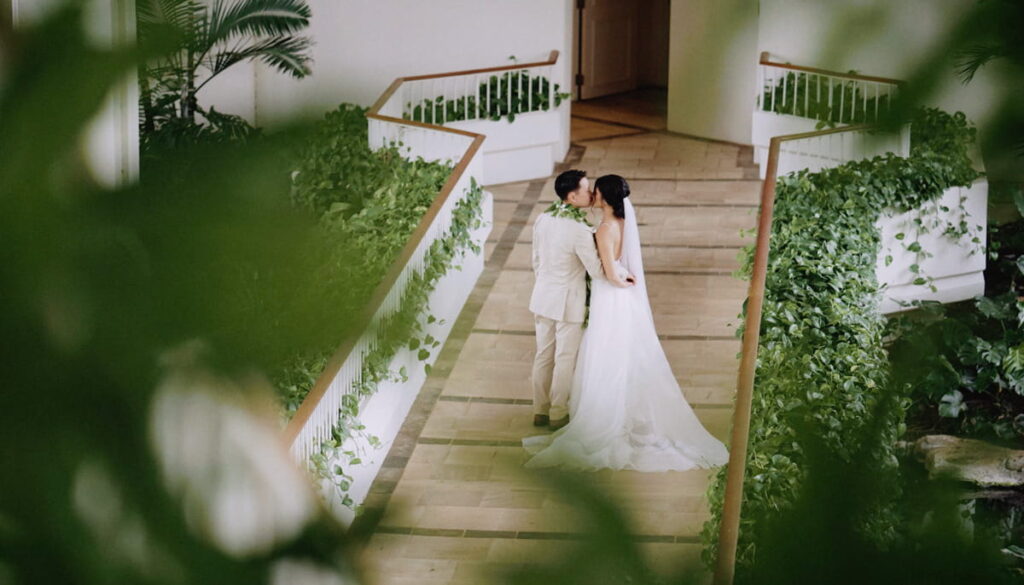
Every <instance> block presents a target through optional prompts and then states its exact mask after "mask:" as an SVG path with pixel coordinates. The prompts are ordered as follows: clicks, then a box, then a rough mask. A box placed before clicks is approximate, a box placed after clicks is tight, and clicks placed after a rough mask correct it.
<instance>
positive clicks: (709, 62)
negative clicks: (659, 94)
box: [668, 0, 758, 144]
mask: <svg viewBox="0 0 1024 585" xmlns="http://www.w3.org/2000/svg"><path fill="white" fill-rule="evenodd" d="M757 8H758V6H757V0H672V7H671V16H670V18H671V35H670V42H669V73H668V76H669V77H668V129H669V130H671V131H673V132H681V133H683V134H692V135H695V136H702V137H705V138H714V139H717V140H726V141H729V142H737V143H741V144H750V124H751V115H752V111H753V108H752V107H751V100H752V97H751V96H753V95H754V85H755V81H756V80H755V74H756V71H755V64H756V62H757V29H758V22H757V20H758V18H757Z"/></svg>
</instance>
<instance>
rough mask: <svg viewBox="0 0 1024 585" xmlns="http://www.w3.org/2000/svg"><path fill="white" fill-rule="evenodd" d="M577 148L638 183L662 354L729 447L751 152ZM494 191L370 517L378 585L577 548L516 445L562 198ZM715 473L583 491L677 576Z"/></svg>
mask: <svg viewBox="0 0 1024 585" xmlns="http://www.w3.org/2000/svg"><path fill="white" fill-rule="evenodd" d="M574 131H575V130H574ZM577 141H579V139H578V138H577ZM580 146H582V147H584V148H582V149H581V148H576V149H574V153H573V154H574V155H575V157H576V160H574V161H573V162H572V166H574V167H578V168H584V169H586V170H587V171H588V174H590V175H592V176H598V175H600V174H603V173H606V172H618V173H620V174H622V175H623V176H625V177H626V178H627V179H629V180H630V184H631V186H632V189H633V194H632V196H631V197H632V200H633V202H634V204H635V205H636V206H637V209H638V218H639V220H640V222H641V224H642V225H641V228H640V229H641V238H642V239H643V241H644V254H645V257H644V259H645V262H646V268H647V270H648V272H649V273H650V274H649V276H648V288H649V293H650V297H651V305H652V308H653V310H654V313H655V321H656V325H657V327H658V332H659V334H660V335H661V336H662V344H663V347H664V348H665V351H666V354H667V355H668V357H669V360H670V361H671V363H672V366H673V368H674V371H675V374H676V377H677V379H678V380H679V383H680V386H681V388H682V390H683V393H684V395H685V396H686V398H687V399H688V400H689V401H690V403H691V404H692V405H693V406H694V409H695V411H696V412H697V414H698V417H699V418H700V419H701V421H703V422H704V424H705V425H706V426H707V428H708V429H709V430H710V431H711V432H712V433H713V434H715V435H716V436H718V437H720V438H722V439H726V438H727V437H728V433H729V428H730V426H731V417H732V394H733V388H734V385H735V378H736V369H737V365H738V362H737V357H736V355H737V352H738V351H739V348H740V343H739V340H738V339H736V337H735V330H736V325H737V324H738V317H737V315H738V313H739V312H740V308H741V304H742V301H743V299H744V296H745V294H746V284H745V283H744V282H742V281H740V280H738V279H737V278H736V277H734V276H733V275H732V273H733V272H734V271H735V270H736V269H737V267H738V261H737V254H738V252H739V251H740V248H741V247H742V246H744V245H746V244H747V243H749V242H750V241H751V240H750V237H751V236H750V235H741V231H742V230H748V231H749V230H750V229H751V228H753V227H754V225H755V221H756V217H755V215H754V214H755V211H756V203H757V198H758V194H759V189H760V183H759V182H757V181H756V180H751V176H752V169H753V166H752V163H751V161H750V160H749V159H750V152H749V149H744V148H743V147H739V146H735V145H728V144H720V143H714V142H708V141H702V140H696V139H690V138H686V137H681V136H675V135H670V134H668V133H665V132H661V131H655V132H645V133H643V134H636V135H632V136H619V137H614V138H600V139H595V140H590V141H584V142H582V143H581V144H580ZM581 155H582V156H581ZM489 190H490V191H491V193H492V194H493V195H494V197H495V208H494V211H495V226H494V230H493V232H492V234H491V238H490V241H489V242H488V244H487V247H486V254H487V259H488V264H487V269H486V270H485V273H484V275H483V276H482V277H481V280H480V282H479V283H478V285H477V289H476V290H475V291H474V295H473V297H472V298H471V300H470V302H469V303H468V304H467V307H466V309H465V310H464V311H463V314H462V315H461V316H460V318H459V322H458V323H457V324H456V327H455V331H454V332H453V335H452V338H451V339H450V340H449V343H448V344H446V347H445V348H444V350H443V351H442V354H441V358H440V360H439V365H438V367H436V368H435V371H434V372H433V373H432V374H431V377H430V379H429V380H428V382H427V385H426V386H425V387H424V390H423V391H422V392H421V396H420V397H419V399H418V400H417V405H416V406H414V410H413V412H412V413H411V414H410V417H409V419H407V421H406V425H405V427H404V428H403V432H402V433H403V434H402V435H400V437H399V439H398V440H396V444H395V446H394V447H393V448H392V450H391V452H390V454H389V463H386V464H385V470H384V471H383V472H382V474H381V477H379V478H378V481H377V483H376V484H375V486H374V489H373V490H371V491H372V493H371V497H370V498H369V499H368V500H367V502H366V506H367V508H370V509H371V510H375V511H377V514H368V515H367V516H368V517H372V518H377V519H379V521H378V522H377V524H376V526H375V527H373V528H375V530H374V533H373V536H372V538H371V539H370V541H369V543H368V545H367V547H366V550H365V554H364V559H363V561H364V564H365V567H366V569H367V573H368V575H369V577H370V578H371V582H372V583H377V584H380V585H402V584H406V583H409V584H412V583H416V584H418V585H419V584H428V585H429V584H434V583H436V584H439V585H440V584H442V583H445V584H453V583H458V584H482V583H496V582H500V581H499V580H498V578H499V577H498V576H499V575H500V574H501V573H502V572H503V571H507V570H514V569H516V568H519V567H523V566H527V565H530V564H534V563H544V562H552V561H557V560H559V559H562V558H565V555H568V554H571V552H572V551H573V550H574V548H575V547H577V546H578V545H579V543H578V541H577V540H574V539H573V538H571V537H569V538H567V537H566V533H575V532H578V531H580V530H581V529H582V525H581V519H580V518H579V517H578V515H577V511H576V510H575V508H574V506H573V505H572V503H571V502H570V501H568V500H567V498H565V497H563V495H562V494H559V493H558V492H557V491H555V490H554V489H553V488H552V487H551V485H550V484H549V483H547V482H544V481H541V480H539V479H538V477H537V476H536V475H533V474H530V473H527V472H526V470H524V469H523V468H522V464H523V462H524V461H525V459H526V456H525V453H524V452H523V450H522V448H521V446H520V441H521V439H522V438H523V437H526V436H530V435H533V434H536V433H537V432H538V431H537V429H535V428H534V427H532V426H531V418H532V406H531V405H532V391H531V389H530V381H529V375H530V364H531V360H532V358H533V351H534V337H533V319H532V316H531V314H530V313H529V311H528V309H527V301H528V299H529V295H530V291H531V288H532V286H533V274H532V272H531V270H530V237H531V233H532V232H531V229H530V225H531V223H532V221H533V219H534V218H535V217H536V216H537V214H539V213H540V212H542V211H543V209H544V207H545V206H546V205H547V204H548V202H549V201H550V200H551V199H552V198H553V197H554V192H553V189H552V184H551V180H550V179H549V180H546V181H533V182H525V183H513V184H506V185H496V186H492V187H489ZM714 473H715V472H714V471H708V470H695V471H688V472H670V473H657V474H642V473H637V472H632V471H620V472H611V471H601V472H596V473H591V474H587V476H586V477H587V479H588V480H589V481H591V482H592V483H593V484H594V485H596V486H598V487H600V488H602V489H604V490H606V491H607V492H608V493H609V494H610V495H611V497H613V499H614V500H616V501H617V502H619V504H620V505H621V507H622V509H623V510H624V512H625V514H626V517H627V519H628V522H629V526H630V530H631V532H632V533H634V534H636V535H637V538H638V539H639V540H640V545H639V547H640V550H641V552H642V553H643V554H644V555H645V557H646V558H647V559H648V561H649V562H650V563H651V565H652V566H653V567H655V568H658V569H664V570H667V569H668V568H671V567H676V566H679V565H680V564H682V563H685V562H690V563H691V564H693V563H696V562H697V559H699V556H700V544H699V533H700V530H701V526H702V524H703V523H704V521H705V520H706V519H707V517H708V510H707V502H706V499H705V492H706V490H707V485H708V482H709V480H710V478H711V477H712V476H713V474H714Z"/></svg>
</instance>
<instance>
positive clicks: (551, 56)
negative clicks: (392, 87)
mask: <svg viewBox="0 0 1024 585" xmlns="http://www.w3.org/2000/svg"><path fill="white" fill-rule="evenodd" d="M557 62H558V51H557V50H555V51H551V53H550V54H549V55H548V60H547V61H536V62H533V63H523V64H516V65H502V66H500V67H486V68H484V69H466V70H463V71H450V72H448V73H431V74H429V75H413V76H411V77H399V80H401V81H420V80H422V79H437V78H440V77H458V76H460V75H475V74H477V73H498V72H501V71H513V70H515V69H530V68H531V67H547V66H548V65H554V64H555V63H557Z"/></svg>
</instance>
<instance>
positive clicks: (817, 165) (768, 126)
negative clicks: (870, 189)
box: [751, 111, 910, 179]
mask: <svg viewBox="0 0 1024 585" xmlns="http://www.w3.org/2000/svg"><path fill="white" fill-rule="evenodd" d="M815 126H817V121H816V120H811V119H808V118H801V117H798V116H790V115H788V114H776V113H773V112H762V111H755V112H754V119H753V124H752V125H751V140H752V142H753V144H754V162H756V163H757V164H758V169H759V171H760V175H761V178H762V179H763V178H764V176H765V165H766V164H767V162H768V161H767V158H768V145H769V144H770V143H771V139H772V137H774V136H785V135H787V134H800V133H803V132H813V131H814V130H815V129H816V128H815ZM816 140H819V141H826V140H834V141H837V140H841V141H842V145H841V149H840V150H838V151H836V150H834V149H832V151H831V152H830V153H829V154H828V155H827V156H826V157H815V156H813V155H811V156H792V155H787V156H783V157H780V159H779V168H778V176H782V175H785V174H788V173H791V172H793V171H797V170H801V169H807V168H809V169H811V170H812V171H818V170H821V169H823V168H828V167H833V166H836V164H837V163H838V160H842V161H847V160H859V159H864V158H872V157H875V156H879V155H882V154H885V153H886V152H892V153H895V154H898V155H900V156H908V155H909V154H910V127H909V126H905V127H903V128H902V130H901V132H900V133H899V134H878V135H863V134H847V135H833V137H832V138H829V137H822V138H820V139H816ZM790 148H793V149H799V147H798V146H794V145H792V143H784V144H783V149H790ZM809 150H820V151H821V152H823V153H824V152H825V149H822V148H820V147H815V148H812V149H809ZM828 157H839V159H838V160H833V159H831V158H828Z"/></svg>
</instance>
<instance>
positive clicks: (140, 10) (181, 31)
mask: <svg viewBox="0 0 1024 585" xmlns="http://www.w3.org/2000/svg"><path fill="white" fill-rule="evenodd" d="M135 9H136V17H137V19H138V24H139V37H140V38H141V39H148V38H152V37H154V36H156V35H157V34H167V33H168V32H170V33H172V34H177V35H185V34H187V33H188V32H190V31H192V30H193V29H194V28H195V22H196V21H197V20H199V18H200V16H201V15H202V12H203V7H202V5H200V4H199V3H198V2H196V1H195V0H137V1H136V4H135Z"/></svg>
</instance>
